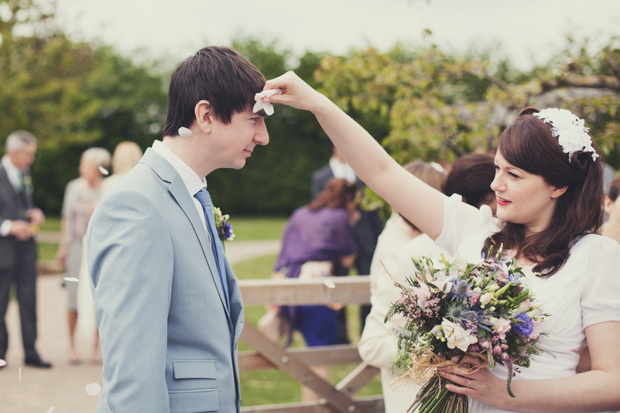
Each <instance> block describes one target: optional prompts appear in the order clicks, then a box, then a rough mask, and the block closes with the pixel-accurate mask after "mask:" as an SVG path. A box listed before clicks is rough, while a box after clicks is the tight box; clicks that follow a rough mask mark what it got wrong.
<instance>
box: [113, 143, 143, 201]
mask: <svg viewBox="0 0 620 413" xmlns="http://www.w3.org/2000/svg"><path fill="white" fill-rule="evenodd" d="M140 158H142V149H140V146H138V144H137V143H135V142H132V141H123V142H120V143H119V144H118V145H116V147H115V148H114V153H113V154H112V175H110V176H108V177H107V178H106V179H104V181H103V191H104V193H105V192H107V191H109V190H110V189H111V188H113V187H114V186H115V185H116V184H117V183H118V181H120V179H121V178H122V177H123V176H125V174H126V173H127V172H129V171H130V170H131V168H133V167H134V166H136V165H137V164H138V162H140Z"/></svg>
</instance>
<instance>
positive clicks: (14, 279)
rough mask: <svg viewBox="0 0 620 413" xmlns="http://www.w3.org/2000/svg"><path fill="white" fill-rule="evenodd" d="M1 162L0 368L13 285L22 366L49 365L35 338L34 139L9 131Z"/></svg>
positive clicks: (37, 221) (39, 219)
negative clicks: (17, 307)
mask: <svg viewBox="0 0 620 413" xmlns="http://www.w3.org/2000/svg"><path fill="white" fill-rule="evenodd" d="M5 148H6V151H5V152H6V153H5V155H4V156H3V157H2V161H1V162H0V369H1V368H3V367H4V366H6V361H5V356H6V352H7V349H8V344H9V337H8V333H7V329H6V322H5V315H6V310H7V306H8V303H9V292H10V289H11V285H12V284H15V288H16V295H17V302H18V304H19V316H20V320H21V328H22V342H23V345H24V354H25V363H26V365H27V366H32V367H39V368H49V367H51V366H52V365H51V364H50V363H48V362H47V361H44V360H42V359H41V357H39V353H37V350H36V349H35V341H36V339H37V294H36V291H37V288H36V287H37V268H36V266H37V247H36V243H35V239H34V234H35V232H36V231H37V229H38V226H39V225H41V224H42V223H43V222H44V221H45V216H44V215H43V212H41V210H40V209H38V208H35V206H34V204H33V202H32V179H31V177H30V170H29V168H30V165H32V162H34V157H35V154H36V152H37V140H36V138H35V137H34V136H33V135H32V134H31V133H30V132H27V131H25V130H18V131H15V132H13V133H11V134H10V135H9V136H8V138H7V140H6V146H5Z"/></svg>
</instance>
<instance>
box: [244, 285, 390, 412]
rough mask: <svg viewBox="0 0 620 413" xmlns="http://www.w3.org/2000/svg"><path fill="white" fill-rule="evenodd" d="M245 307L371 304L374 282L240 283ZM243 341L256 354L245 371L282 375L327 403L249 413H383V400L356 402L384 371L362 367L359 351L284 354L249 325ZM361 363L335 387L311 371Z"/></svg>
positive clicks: (348, 348) (340, 347)
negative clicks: (369, 384) (267, 370)
mask: <svg viewBox="0 0 620 413" xmlns="http://www.w3.org/2000/svg"><path fill="white" fill-rule="evenodd" d="M239 286H240V288H241V295H242V296H243V303H244V305H248V306H249V305H265V304H278V305H317V304H330V303H341V304H368V303H369V302H370V286H369V277H359V276H358V277H332V278H329V279H327V280H321V279H315V280H308V281H301V280H298V279H267V280H244V281H239ZM241 340H243V341H244V342H245V343H246V344H248V345H250V346H251V347H252V348H253V349H254V350H255V351H247V352H242V353H240V354H239V369H240V370H242V371H248V370H262V369H280V370H282V371H284V372H285V373H287V374H288V375H289V376H291V377H292V378H293V379H295V380H296V381H298V382H299V383H300V384H302V385H304V386H307V387H309V388H310V389H312V390H313V391H314V392H315V393H317V394H319V395H320V396H321V397H322V399H320V400H317V401H308V402H300V403H287V404H276V405H265V406H251V407H243V408H242V409H241V411H242V412H243V413H254V412H261V413H284V412H287V413H335V412H338V413H349V412H356V413H362V412H363V413H375V412H383V411H384V407H383V397H382V396H370V397H360V398H354V396H355V394H356V393H357V392H358V391H359V390H360V389H362V388H363V387H364V386H365V385H366V384H367V383H368V382H369V381H370V380H372V379H373V378H374V377H375V375H376V374H377V373H378V372H379V369H377V368H375V367H372V366H369V365H367V364H366V363H364V362H362V361H361V359H360V356H359V354H358V352H357V346H355V345H337V346H325V347H312V348H295V349H284V348H282V347H281V346H279V345H278V344H277V343H275V342H273V341H271V340H270V339H268V338H267V337H265V336H264V335H263V334H262V333H261V332H260V331H259V330H258V329H257V328H256V327H254V326H253V325H251V324H249V323H246V324H245V327H244V329H243V333H242V334H241ZM345 363H360V364H359V365H358V366H357V367H356V368H355V369H354V370H353V371H352V372H351V373H349V374H348V375H347V376H346V377H345V378H344V379H343V380H342V381H340V383H338V384H336V385H335V386H334V385H332V384H331V383H329V382H327V381H326V380H324V379H323V378H321V377H319V376H318V375H317V374H316V373H314V372H313V371H312V370H311V366H320V365H334V364H345Z"/></svg>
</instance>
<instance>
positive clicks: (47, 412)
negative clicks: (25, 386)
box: [45, 406, 56, 413]
mask: <svg viewBox="0 0 620 413" xmlns="http://www.w3.org/2000/svg"><path fill="white" fill-rule="evenodd" d="M54 410H56V406H52V407H50V408H49V410H48V411H46V412H45V413H53V412H54Z"/></svg>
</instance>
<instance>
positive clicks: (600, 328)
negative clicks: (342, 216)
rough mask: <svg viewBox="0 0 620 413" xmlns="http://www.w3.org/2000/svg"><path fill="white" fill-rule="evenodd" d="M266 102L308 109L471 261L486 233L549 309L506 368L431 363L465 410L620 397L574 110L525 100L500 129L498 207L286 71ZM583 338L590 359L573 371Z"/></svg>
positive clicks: (591, 150)
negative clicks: (429, 170)
mask: <svg viewBox="0 0 620 413" xmlns="http://www.w3.org/2000/svg"><path fill="white" fill-rule="evenodd" d="M265 89H266V90H270V89H278V90H281V91H283V93H282V94H281V95H274V96H273V97H272V98H271V99H270V101H271V102H272V103H283V104H288V105H290V106H292V107H295V108H298V109H305V110H309V111H311V112H312V113H313V114H314V115H315V116H316V117H317V119H318V121H319V123H320V124H321V126H322V127H323V129H324V130H325V132H326V133H327V135H328V136H329V137H330V139H331V140H332V141H333V142H334V143H335V145H336V146H337V147H338V149H339V150H340V152H341V153H342V154H343V156H344V158H345V159H346V160H347V162H348V163H349V165H351V167H352V168H353V169H354V170H355V171H356V173H357V174H358V176H359V177H360V178H361V179H362V180H364V182H366V184H367V185H368V186H369V187H370V188H372V189H373V190H374V191H375V192H376V193H377V194H378V195H379V196H381V197H382V198H383V199H385V200H386V201H387V202H388V203H390V204H391V205H392V207H393V208H394V209H396V210H397V211H399V212H400V213H401V214H403V216H404V217H406V218H407V219H408V220H409V221H411V222H412V223H413V224H414V225H416V226H417V227H418V228H420V230H421V231H422V232H424V233H426V234H427V235H428V236H429V237H431V238H432V239H435V242H436V243H437V244H438V245H439V246H441V247H442V248H444V249H445V250H446V251H447V252H448V253H449V254H454V253H458V254H459V255H460V256H461V257H463V258H464V259H466V260H468V261H472V262H473V261H477V260H479V259H480V256H481V253H483V252H486V251H488V250H489V247H490V246H491V245H493V244H495V245H496V247H498V246H499V245H502V246H503V250H504V252H505V256H504V257H505V258H506V259H512V258H514V259H516V260H517V263H518V264H519V265H520V266H521V267H522V268H523V269H524V271H525V273H526V279H527V281H528V283H529V284H530V289H531V291H533V292H534V293H535V294H536V298H537V300H539V301H540V302H541V304H542V307H543V309H544V311H545V312H546V313H548V314H550V315H549V316H547V317H546V318H545V321H544V323H543V324H541V327H542V332H543V333H544V334H542V335H541V336H540V339H539V342H538V344H539V346H540V347H541V348H542V349H543V350H544V351H543V352H542V354H539V355H537V356H536V357H532V358H531V365H530V367H528V368H527V369H526V368H523V369H521V370H520V371H519V372H517V373H516V376H515V379H514V380H513V381H512V391H513V392H514V394H515V395H516V397H511V396H510V395H509V394H508V392H507V391H506V386H507V380H506V379H507V369H506V368H505V367H504V366H501V365H495V368H494V369H493V370H492V371H491V370H489V369H488V368H486V367H487V366H486V363H484V362H483V361H481V360H480V359H478V358H475V357H472V356H465V357H464V358H463V360H461V362H462V363H466V364H470V365H473V366H476V367H480V369H479V370H477V371H471V370H467V371H464V370H462V369H458V370H457V369H455V368H454V367H448V368H446V369H444V370H440V371H438V374H440V375H441V376H442V377H443V378H445V379H447V380H449V381H450V382H449V383H448V384H446V388H447V389H448V390H449V391H451V392H454V393H459V394H463V395H466V396H468V397H470V410H469V411H470V412H503V411H506V412H507V411H540V412H549V411H562V412H568V411H603V410H618V409H620V392H618V389H619V388H620V352H618V347H617V343H618V341H620V300H618V297H619V296H620V277H618V276H617V268H619V267H620V245H619V244H618V243H617V242H615V241H614V240H611V239H610V238H608V237H604V236H601V235H598V234H597V233H596V232H597V231H598V230H599V229H600V226H601V223H602V214H603V211H602V208H601V205H602V202H603V182H602V167H601V161H600V159H599V154H598V152H597V150H596V148H595V146H594V144H593V142H592V138H591V137H590V135H589V134H588V132H587V130H588V129H587V128H585V127H584V126H583V125H584V122H583V120H581V119H579V118H578V117H577V116H575V115H574V114H572V113H571V112H569V111H567V110H561V109H544V110H542V111H538V110H537V109H534V108H526V109H524V110H523V111H521V112H520V113H519V116H518V117H517V118H516V120H515V121H514V122H513V123H512V124H511V125H509V126H508V127H507V128H506V129H505V130H504V132H502V134H501V136H500V137H499V145H498V150H497V153H496V155H495V171H496V173H495V179H494V180H493V184H492V186H491V187H492V189H493V190H494V191H495V195H496V199H497V204H498V206H497V218H495V217H493V216H492V215H491V213H490V211H489V210H486V211H485V209H476V208H474V207H472V206H471V205H468V204H466V203H463V202H461V201H460V197H454V196H453V197H446V196H445V195H443V194H442V193H441V192H439V191H437V190H435V189H434V188H432V187H430V186H428V185H426V184H425V183H423V182H422V181H420V180H419V179H417V178H416V177H414V176H413V175H411V174H409V173H408V172H406V171H405V170H404V169H403V168H402V167H400V166H399V165H398V164H397V163H396V162H395V161H394V160H393V159H392V158H390V156H389V155H388V154H387V153H386V152H385V150H384V149H383V148H382V147H381V145H379V143H378V142H377V141H376V140H375V139H373V138H372V136H370V135H369V134H368V133H367V132H366V131H365V130H364V129H363V128H362V127H361V126H360V125H359V124H357V123H356V122H355V121H354V120H353V119H351V118H350V117H349V116H347V115H346V114H345V113H344V112H343V111H342V110H341V109H339V108H338V107H337V106H336V105H335V104H334V103H333V102H331V101H329V99H327V98H326V97H325V96H323V95H321V94H320V93H318V92H316V91H315V90H313V89H312V88H311V87H310V86H308V85H307V84H306V83H304V82H303V81H302V80H301V79H299V77H297V76H296V75H295V74H294V73H292V72H289V73H286V74H284V75H282V76H280V77H278V78H276V79H273V80H270V81H268V82H267V83H266V84H265ZM586 345H587V346H588V347H589V350H590V357H591V364H592V368H591V370H589V371H587V372H583V373H576V367H577V363H578V361H579V351H580V349H582V348H583V347H584V346H586Z"/></svg>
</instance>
